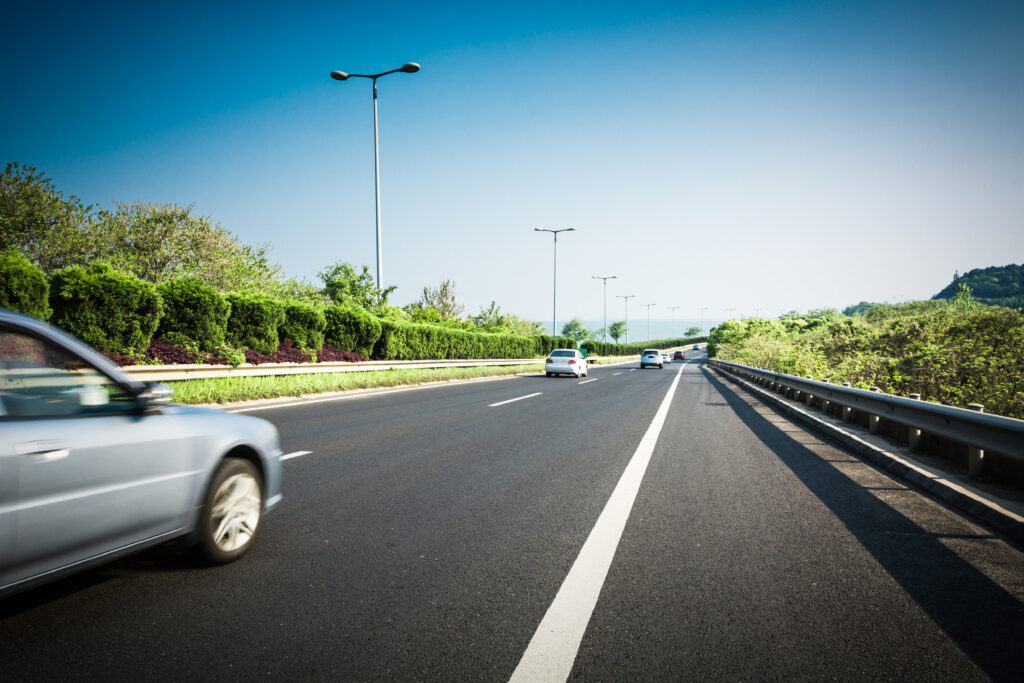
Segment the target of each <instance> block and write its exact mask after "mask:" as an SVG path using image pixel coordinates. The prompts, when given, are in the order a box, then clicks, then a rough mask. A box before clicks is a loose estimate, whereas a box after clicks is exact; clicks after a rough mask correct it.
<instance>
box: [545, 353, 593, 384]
mask: <svg viewBox="0 0 1024 683" xmlns="http://www.w3.org/2000/svg"><path fill="white" fill-rule="evenodd" d="M544 374H545V375H546V376H548V377H550V376H551V375H576V376H577V377H586V376H587V359H586V357H585V356H584V355H583V354H582V353H580V351H579V349H555V350H554V351H552V352H551V354H550V355H549V356H548V357H547V360H546V361H544Z"/></svg>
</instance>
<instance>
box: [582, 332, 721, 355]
mask: <svg viewBox="0 0 1024 683" xmlns="http://www.w3.org/2000/svg"><path fill="white" fill-rule="evenodd" d="M707 340H708V338H707V337H706V336H703V337H683V338H681V339H655V340H653V341H650V342H645V343H643V344H608V343H605V342H599V341H585V342H583V343H582V344H580V348H581V349H586V350H587V355H588V356H635V355H638V354H640V353H642V352H643V351H644V349H670V348H672V347H674V346H689V345H690V344H696V343H698V342H706V341H707Z"/></svg>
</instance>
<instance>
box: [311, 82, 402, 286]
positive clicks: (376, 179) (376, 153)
mask: <svg viewBox="0 0 1024 683" xmlns="http://www.w3.org/2000/svg"><path fill="white" fill-rule="evenodd" d="M419 70H420V65H419V64H417V63H416V62H408V63H406V64H403V65H402V66H401V68H398V69H392V70H391V71H384V72H382V73H379V74H350V73H345V72H344V71H332V72H331V78H333V79H334V80H336V81H347V80H348V79H350V78H369V79H370V80H372V81H373V195H374V211H375V214H376V222H377V289H378V290H379V289H382V288H383V285H382V284H381V280H382V278H383V277H384V245H383V242H382V240H381V230H380V148H379V146H378V144H377V79H378V78H380V77H381V76H387V75H388V74H393V73H398V72H402V73H407V74H414V73H416V72H417V71H419Z"/></svg>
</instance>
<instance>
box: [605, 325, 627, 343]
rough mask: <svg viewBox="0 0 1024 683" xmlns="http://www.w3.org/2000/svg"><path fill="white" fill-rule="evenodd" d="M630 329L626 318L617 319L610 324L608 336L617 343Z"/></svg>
mask: <svg viewBox="0 0 1024 683" xmlns="http://www.w3.org/2000/svg"><path fill="white" fill-rule="evenodd" d="M628 331H629V327H628V326H627V325H626V321H625V320H616V321H615V322H613V323H612V324H611V325H609V326H608V336H609V337H611V338H612V339H614V340H615V343H616V344H618V343H619V339H621V338H622V337H624V336H625V335H626V332H628Z"/></svg>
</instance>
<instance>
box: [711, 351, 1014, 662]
mask: <svg viewBox="0 0 1024 683" xmlns="http://www.w3.org/2000/svg"><path fill="white" fill-rule="evenodd" d="M702 372H703V373H704V375H705V376H706V377H707V379H708V381H709V382H710V383H711V384H712V386H713V387H715V389H717V390H718V392H719V393H720V394H721V396H722V397H723V398H724V399H725V400H726V401H727V402H728V403H729V405H730V406H731V407H732V409H733V410H734V411H735V413H736V415H737V416H738V417H739V418H740V419H741V420H742V421H743V422H744V424H746V425H747V427H749V428H750V430H751V431H752V432H753V433H754V434H755V435H756V436H757V437H758V438H759V439H760V440H761V441H762V442H763V443H764V444H765V445H766V446H768V448H770V449H771V450H772V452H774V453H775V454H776V455H777V456H778V458H779V460H780V461H781V462H782V463H783V464H785V465H786V466H787V467H788V468H789V469H790V470H791V471H792V472H793V474H795V475H796V476H797V477H798V478H799V479H800V481H802V482H803V483H804V485H805V486H807V488H808V489H809V490H810V491H811V492H812V493H813V494H814V495H815V496H817V497H818V498H819V499H820V500H821V501H822V502H823V503H824V504H825V505H826V506H828V508H829V509H830V510H831V511H832V512H833V514H835V515H836V517H838V518H839V520H840V521H842V523H843V524H845V525H846V527H847V528H848V529H849V530H850V532H851V533H852V534H853V535H854V536H855V537H856V538H857V540H858V541H860V543H861V544H862V545H863V546H864V548H866V549H867V550H868V552H870V553H871V555H872V556H873V557H874V558H875V559H876V560H877V561H878V562H879V563H880V564H881V565H882V566H883V567H884V568H885V570H886V571H887V572H888V573H889V574H890V575H891V576H892V577H893V578H894V579H895V580H896V581H897V582H898V583H899V585H900V586H901V587H902V588H903V589H904V590H905V591H906V592H907V593H908V594H909V595H910V597H911V598H912V599H913V600H914V601H915V602H916V603H917V604H918V605H919V606H920V607H921V608H922V609H923V610H924V611H925V612H926V613H927V614H928V615H929V616H930V617H931V618H932V619H933V620H934V621H935V623H936V624H938V626H939V627H940V628H942V629H943V631H945V632H946V634H948V635H949V637H950V638H952V640H953V641H954V642H955V643H956V644H957V645H958V646H959V647H960V648H961V649H962V650H963V651H964V652H965V653H966V654H967V655H968V656H969V657H970V658H971V659H972V660H973V661H974V662H975V663H976V664H977V665H978V666H979V667H980V668H981V669H982V670H983V671H984V672H985V673H986V674H988V675H989V676H990V677H991V678H992V679H993V680H997V681H1020V680H1021V677H1022V671H1024V668H1022V665H1021V660H1020V651H1019V648H1020V647H1021V644H1022V640H1021V638H1022V635H1024V605H1022V604H1021V603H1020V602H1019V601H1018V600H1017V599H1016V598H1015V597H1014V596H1013V595H1011V594H1010V593H1008V592H1007V591H1006V590H1004V589H1003V588H1002V587H1000V586H999V585H998V584H996V583H995V582H993V581H992V580H991V579H989V578H988V577H987V576H985V575H984V574H983V573H982V572H980V571H979V570H978V569H976V568H975V567H974V566H972V565H971V564H970V563H969V562H966V561H965V560H963V559H962V558H961V557H959V556H958V555H957V554H956V553H954V552H953V551H952V550H950V549H949V548H947V547H946V546H945V545H943V543H942V541H941V537H940V536H937V535H935V534H932V533H929V532H927V531H925V530H924V529H923V528H921V527H920V526H919V525H917V524H916V523H915V522H914V521H913V520H911V519H909V518H908V517H906V516H905V515H903V514H901V513H900V512H898V511H897V510H895V509H893V508H892V507H890V506H889V505H887V504H886V503H884V502H883V501H881V500H879V499H878V498H877V497H875V496H874V495H873V494H872V493H871V492H870V490H868V489H866V488H864V487H862V486H860V485H859V484H857V483H856V482H854V481H852V480H851V479H849V478H848V477H847V476H846V475H844V474H843V473H842V472H840V471H839V470H837V469H836V468H835V467H833V466H832V465H831V464H830V463H829V462H827V461H826V460H823V459H822V458H821V457H819V456H818V455H817V454H815V453H814V452H813V451H811V450H810V449H808V448H807V447H805V446H803V445H801V444H800V443H798V442H797V441H796V440H794V439H793V438H792V437H790V436H789V435H788V434H786V433H785V432H783V431H782V430H780V429H779V428H778V427H776V426H775V425H773V424H772V423H771V422H770V421H768V420H767V419H765V418H764V417H763V416H761V415H760V414H758V413H757V411H756V410H754V409H753V408H752V407H751V406H750V405H748V404H747V403H746V402H745V401H744V400H743V399H742V398H741V397H740V396H738V395H737V393H736V392H737V391H741V390H734V389H733V388H732V387H729V386H728V385H727V384H725V383H724V382H722V381H721V380H720V379H718V378H717V377H716V376H715V375H714V373H712V372H710V371H709V370H708V369H707V368H702ZM908 656H909V657H929V656H930V655H929V653H928V652H917V653H908Z"/></svg>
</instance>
